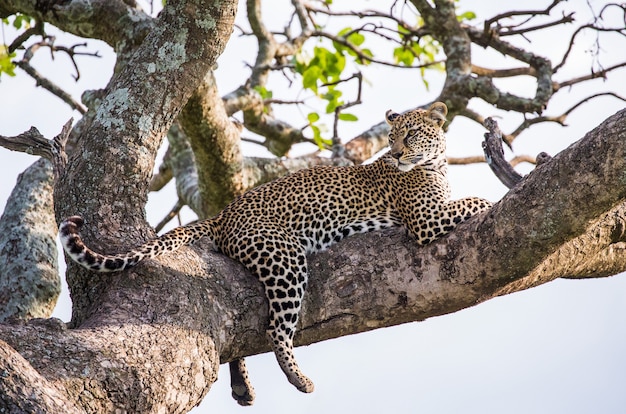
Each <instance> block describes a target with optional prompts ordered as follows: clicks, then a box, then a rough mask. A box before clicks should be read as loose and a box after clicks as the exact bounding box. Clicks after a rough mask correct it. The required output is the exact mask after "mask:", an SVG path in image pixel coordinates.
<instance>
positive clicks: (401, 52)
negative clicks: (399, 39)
mask: <svg viewBox="0 0 626 414" xmlns="http://www.w3.org/2000/svg"><path fill="white" fill-rule="evenodd" d="M393 58H394V60H395V61H396V63H402V64H403V65H405V66H411V65H412V64H413V61H414V60H415V55H413V53H412V52H411V51H410V50H408V49H406V48H405V47H397V48H395V49H394V50H393Z"/></svg>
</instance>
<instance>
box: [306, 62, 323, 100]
mask: <svg viewBox="0 0 626 414" xmlns="http://www.w3.org/2000/svg"><path fill="white" fill-rule="evenodd" d="M321 74H322V70H321V69H320V68H319V67H318V66H311V67H309V68H308V69H306V70H305V71H304V73H303V74H302V87H304V88H305V89H311V90H312V91H313V92H315V93H316V94H317V80H318V79H319V78H320V75H321Z"/></svg>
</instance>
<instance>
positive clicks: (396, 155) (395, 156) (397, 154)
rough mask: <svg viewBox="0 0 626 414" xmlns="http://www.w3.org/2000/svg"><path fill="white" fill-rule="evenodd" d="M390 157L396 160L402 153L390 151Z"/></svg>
mask: <svg viewBox="0 0 626 414" xmlns="http://www.w3.org/2000/svg"><path fill="white" fill-rule="evenodd" d="M391 156H392V157H393V158H395V159H397V160H399V159H400V157H401V156H402V151H393V150H392V151H391Z"/></svg>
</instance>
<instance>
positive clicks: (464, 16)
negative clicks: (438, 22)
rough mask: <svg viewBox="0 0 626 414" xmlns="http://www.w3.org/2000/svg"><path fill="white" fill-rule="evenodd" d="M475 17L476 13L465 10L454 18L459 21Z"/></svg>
mask: <svg viewBox="0 0 626 414" xmlns="http://www.w3.org/2000/svg"><path fill="white" fill-rule="evenodd" d="M475 18H476V13H474V12H473V11H466V12H465V13H461V14H459V15H457V16H456V19H457V20H458V21H459V22H462V21H466V20H474V19H475Z"/></svg>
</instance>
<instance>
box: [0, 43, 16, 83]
mask: <svg viewBox="0 0 626 414" xmlns="http://www.w3.org/2000/svg"><path fill="white" fill-rule="evenodd" d="M14 57H15V52H13V53H9V47H8V46H7V45H0V77H1V76H2V74H3V73H6V74H7V75H9V76H15V65H14V64H13V62H12V61H11V59H13V58H14Z"/></svg>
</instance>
